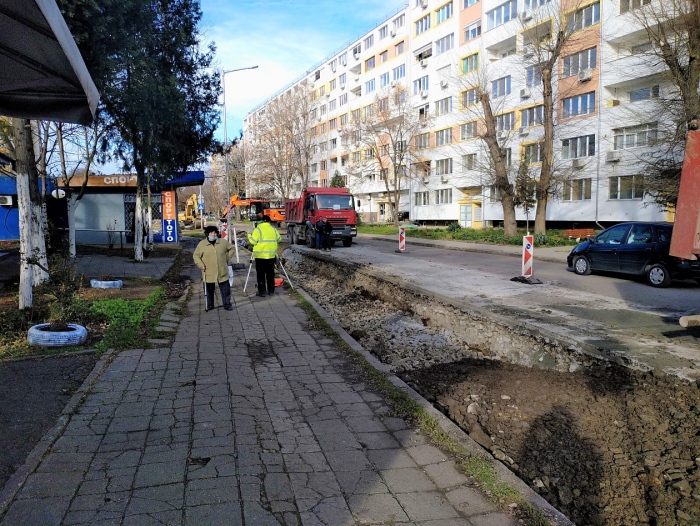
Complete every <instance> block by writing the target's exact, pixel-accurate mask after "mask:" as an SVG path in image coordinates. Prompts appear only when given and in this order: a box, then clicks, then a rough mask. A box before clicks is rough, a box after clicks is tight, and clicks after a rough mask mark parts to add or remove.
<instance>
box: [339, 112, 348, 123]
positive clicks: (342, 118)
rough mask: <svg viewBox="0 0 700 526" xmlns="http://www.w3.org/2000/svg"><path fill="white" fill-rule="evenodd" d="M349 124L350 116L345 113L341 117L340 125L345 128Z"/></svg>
mask: <svg viewBox="0 0 700 526" xmlns="http://www.w3.org/2000/svg"><path fill="white" fill-rule="evenodd" d="M347 123H348V114H347V113H343V114H342V115H341V116H340V125H341V126H345V125H346V124H347Z"/></svg>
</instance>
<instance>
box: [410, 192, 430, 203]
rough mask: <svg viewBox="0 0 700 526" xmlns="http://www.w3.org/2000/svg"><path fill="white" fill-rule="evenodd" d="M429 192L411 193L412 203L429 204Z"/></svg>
mask: <svg viewBox="0 0 700 526" xmlns="http://www.w3.org/2000/svg"><path fill="white" fill-rule="evenodd" d="M429 195H430V192H416V193H415V194H413V204H414V205H416V206H428V205H429V204H430V198H429Z"/></svg>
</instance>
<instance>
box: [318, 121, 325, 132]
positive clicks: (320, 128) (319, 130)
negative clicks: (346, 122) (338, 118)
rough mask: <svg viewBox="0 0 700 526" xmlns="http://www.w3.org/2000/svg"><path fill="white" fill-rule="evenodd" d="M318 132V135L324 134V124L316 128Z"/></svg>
mask: <svg viewBox="0 0 700 526" xmlns="http://www.w3.org/2000/svg"><path fill="white" fill-rule="evenodd" d="M318 132H319V133H326V123H325V122H324V123H323V124H321V125H320V126H319V127H318Z"/></svg>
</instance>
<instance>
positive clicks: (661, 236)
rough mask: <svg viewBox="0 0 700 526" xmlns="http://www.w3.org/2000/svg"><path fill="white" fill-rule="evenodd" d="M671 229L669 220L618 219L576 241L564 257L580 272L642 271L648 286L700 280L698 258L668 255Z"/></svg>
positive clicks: (640, 273) (638, 273)
mask: <svg viewBox="0 0 700 526" xmlns="http://www.w3.org/2000/svg"><path fill="white" fill-rule="evenodd" d="M672 232H673V223H663V222H660V223H648V222H630V223H621V224H619V225H615V226H612V227H610V228H608V229H606V230H603V231H602V232H601V233H600V234H598V235H597V236H595V237H592V238H590V239H588V240H586V241H584V242H583V243H580V244H578V245H577V246H576V247H575V248H574V249H573V250H572V251H571V253H570V254H569V255H568V256H567V258H566V261H567V264H568V266H569V270H573V271H574V272H575V273H576V274H579V275H581V276H585V275H588V274H590V273H591V272H592V271H596V270H604V271H609V272H620V273H624V274H634V275H638V276H642V275H643V276H645V277H646V281H647V283H648V284H649V285H651V286H652V287H668V286H669V285H670V284H671V279H688V278H693V279H695V280H696V281H698V282H699V283H700V261H689V260H687V259H682V258H677V257H674V256H671V255H669V253H668V251H669V247H670V245H671V233H672Z"/></svg>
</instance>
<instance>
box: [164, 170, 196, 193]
mask: <svg viewBox="0 0 700 526" xmlns="http://www.w3.org/2000/svg"><path fill="white" fill-rule="evenodd" d="M203 184H204V172H203V171H202V170H194V171H191V172H185V173H184V174H180V177H178V178H176V179H173V180H171V181H164V182H163V185H164V186H166V187H168V188H170V189H171V190H172V189H173V188H179V187H183V186H199V185H203Z"/></svg>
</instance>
